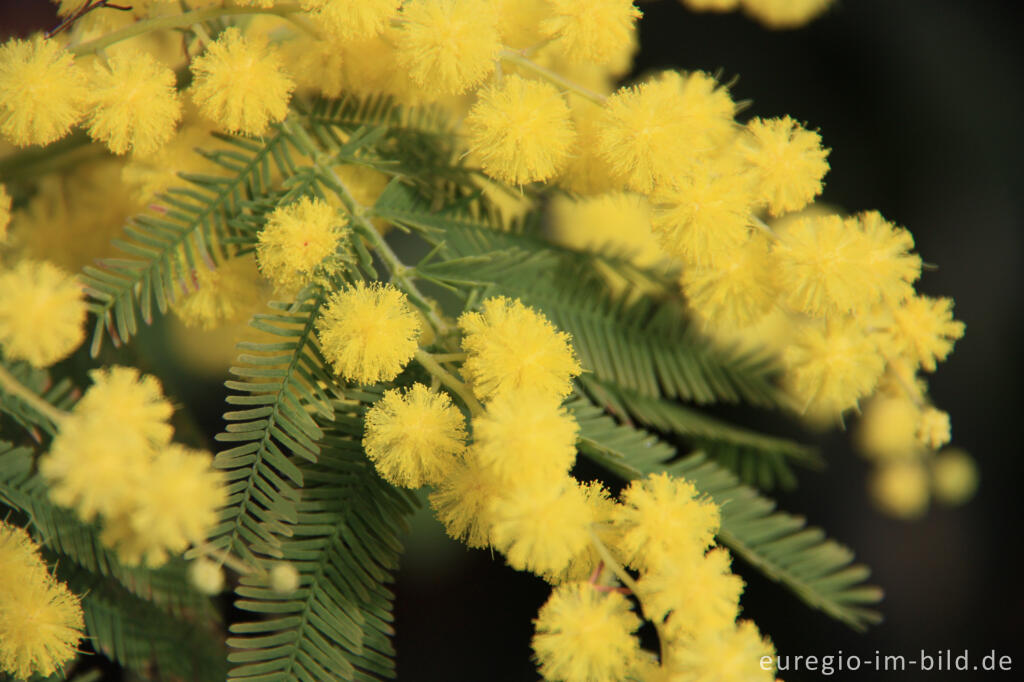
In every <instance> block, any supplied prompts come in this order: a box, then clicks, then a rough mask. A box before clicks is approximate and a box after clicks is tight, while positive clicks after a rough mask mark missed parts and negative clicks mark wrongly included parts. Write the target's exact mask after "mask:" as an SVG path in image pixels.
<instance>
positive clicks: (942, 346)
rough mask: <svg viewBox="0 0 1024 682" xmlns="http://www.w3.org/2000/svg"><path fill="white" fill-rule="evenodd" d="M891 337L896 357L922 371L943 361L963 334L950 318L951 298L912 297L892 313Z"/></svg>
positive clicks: (931, 370) (931, 369)
mask: <svg viewBox="0 0 1024 682" xmlns="http://www.w3.org/2000/svg"><path fill="white" fill-rule="evenodd" d="M892 318H893V325H892V338H893V341H894V343H895V344H896V348H897V349H898V354H899V355H902V356H904V357H906V358H907V359H909V360H910V361H912V362H913V363H915V364H920V366H921V368H922V369H924V370H925V371H926V372H934V371H935V368H936V363H938V362H941V361H943V360H945V359H946V356H948V355H949V353H950V351H952V350H953V344H954V343H955V342H956V340H957V339H959V338H960V337H962V336H963V335H964V323H963V322H960V321H959V320H954V319H953V299H951V298H930V297H928V296H914V297H913V298H909V299H907V300H906V301H905V302H904V303H903V305H901V306H899V307H898V308H896V309H894V310H893V311H892Z"/></svg>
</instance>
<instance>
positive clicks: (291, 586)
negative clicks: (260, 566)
mask: <svg viewBox="0 0 1024 682" xmlns="http://www.w3.org/2000/svg"><path fill="white" fill-rule="evenodd" d="M301 583H302V576H301V575H299V569H297V568H295V566H294V564H289V563H279V564H277V565H276V566H274V567H273V568H272V569H270V589H272V590H274V592H277V593H278V594H291V593H292V592H294V591H295V590H297V589H299V585H300V584H301Z"/></svg>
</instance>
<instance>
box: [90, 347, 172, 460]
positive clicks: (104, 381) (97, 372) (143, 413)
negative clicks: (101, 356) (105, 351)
mask: <svg viewBox="0 0 1024 682" xmlns="http://www.w3.org/2000/svg"><path fill="white" fill-rule="evenodd" d="M89 377H90V378H91V379H92V381H93V385H92V386H91V387H90V388H89V390H87V391H86V392H85V395H84V396H82V399H81V400H79V401H78V404H77V405H75V409H74V413H75V414H76V415H79V416H83V417H90V418H92V417H97V418H101V419H104V420H108V421H110V422H111V423H117V424H119V425H120V426H121V427H122V428H125V429H130V430H132V431H133V432H136V433H138V434H140V437H141V438H143V439H145V440H146V441H147V442H149V443H152V444H153V445H154V446H157V447H159V446H162V445H166V444H167V443H169V442H170V441H171V436H172V435H173V434H174V429H173V428H172V427H171V425H170V424H168V423H167V422H168V420H169V419H170V418H171V415H172V414H173V413H174V408H173V407H172V405H171V403H170V402H168V400H167V399H166V398H164V396H163V390H162V388H161V386H160V381H159V380H158V379H157V378H156V377H154V376H152V375H150V374H147V375H145V376H141V377H140V375H139V370H137V369H135V368H134V367H109V368H103V369H94V370H92V371H91V372H89Z"/></svg>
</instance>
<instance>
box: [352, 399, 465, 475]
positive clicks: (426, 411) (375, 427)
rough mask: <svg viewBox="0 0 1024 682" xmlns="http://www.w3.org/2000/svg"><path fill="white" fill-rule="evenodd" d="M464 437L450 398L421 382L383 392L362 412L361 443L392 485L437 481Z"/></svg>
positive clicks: (453, 462)
mask: <svg viewBox="0 0 1024 682" xmlns="http://www.w3.org/2000/svg"><path fill="white" fill-rule="evenodd" d="M465 440H466V429H465V419H464V418H463V416H462V413H461V412H459V410H458V408H456V407H455V406H454V405H452V401H451V398H449V397H448V394H447V393H431V392H430V390H429V389H427V387H426V386H424V385H423V384H413V386H412V388H410V389H409V390H408V391H406V392H405V393H404V394H403V393H402V392H400V391H398V390H391V391H386V392H385V393H384V397H383V398H381V399H380V400H379V401H378V402H377V403H376V404H375V405H374V406H373V407H372V408H371V409H370V410H369V411H368V412H367V413H366V432H365V434H364V435H363V448H364V449H365V450H366V455H367V456H368V457H369V458H370V461H372V462H373V463H374V465H375V466H376V467H377V473H379V474H380V475H381V477H382V478H384V480H386V481H387V482H389V483H391V484H392V485H398V486H404V487H406V488H419V487H421V486H424V485H437V484H438V483H440V482H441V481H442V480H444V479H445V478H446V477H447V476H448V474H450V473H451V471H452V469H453V468H454V467H455V465H456V463H457V460H456V457H457V456H458V455H460V454H461V453H462V451H463V450H464V449H465V447H466V446H465Z"/></svg>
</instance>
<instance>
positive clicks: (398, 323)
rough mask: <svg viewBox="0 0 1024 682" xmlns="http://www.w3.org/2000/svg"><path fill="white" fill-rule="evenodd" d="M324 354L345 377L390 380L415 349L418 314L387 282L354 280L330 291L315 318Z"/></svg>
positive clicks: (361, 380) (360, 380)
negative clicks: (374, 282)
mask: <svg viewBox="0 0 1024 682" xmlns="http://www.w3.org/2000/svg"><path fill="white" fill-rule="evenodd" d="M316 326H317V335H318V337H319V339H320V347H321V348H322V349H323V352H324V357H326V358H327V360H328V361H330V362H331V364H333V365H334V370H335V371H336V372H337V373H338V374H340V375H341V376H343V377H345V378H346V379H348V380H349V381H354V382H356V383H360V384H373V383H376V382H379V381H391V380H392V379H394V378H395V377H397V376H398V374H399V373H400V372H401V371H402V370H403V369H404V368H405V366H406V365H407V364H409V360H411V359H412V356H413V355H414V354H415V353H416V349H417V348H418V345H417V341H418V339H419V334H420V328H421V323H420V318H419V317H417V315H416V313H415V312H414V311H413V309H412V308H411V307H410V306H409V301H408V299H407V298H406V296H405V294H403V293H402V292H401V291H399V290H398V289H396V288H395V287H393V286H391V285H390V284H385V285H380V284H373V285H371V286H366V285H365V284H363V283H362V282H357V283H356V285H355V286H354V287H352V288H350V289H346V290H344V291H339V292H337V293H336V294H334V295H333V296H332V297H331V299H330V301H329V303H328V306H327V309H326V310H324V312H323V314H322V315H321V316H320V318H319V319H318V320H317V323H316Z"/></svg>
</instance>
